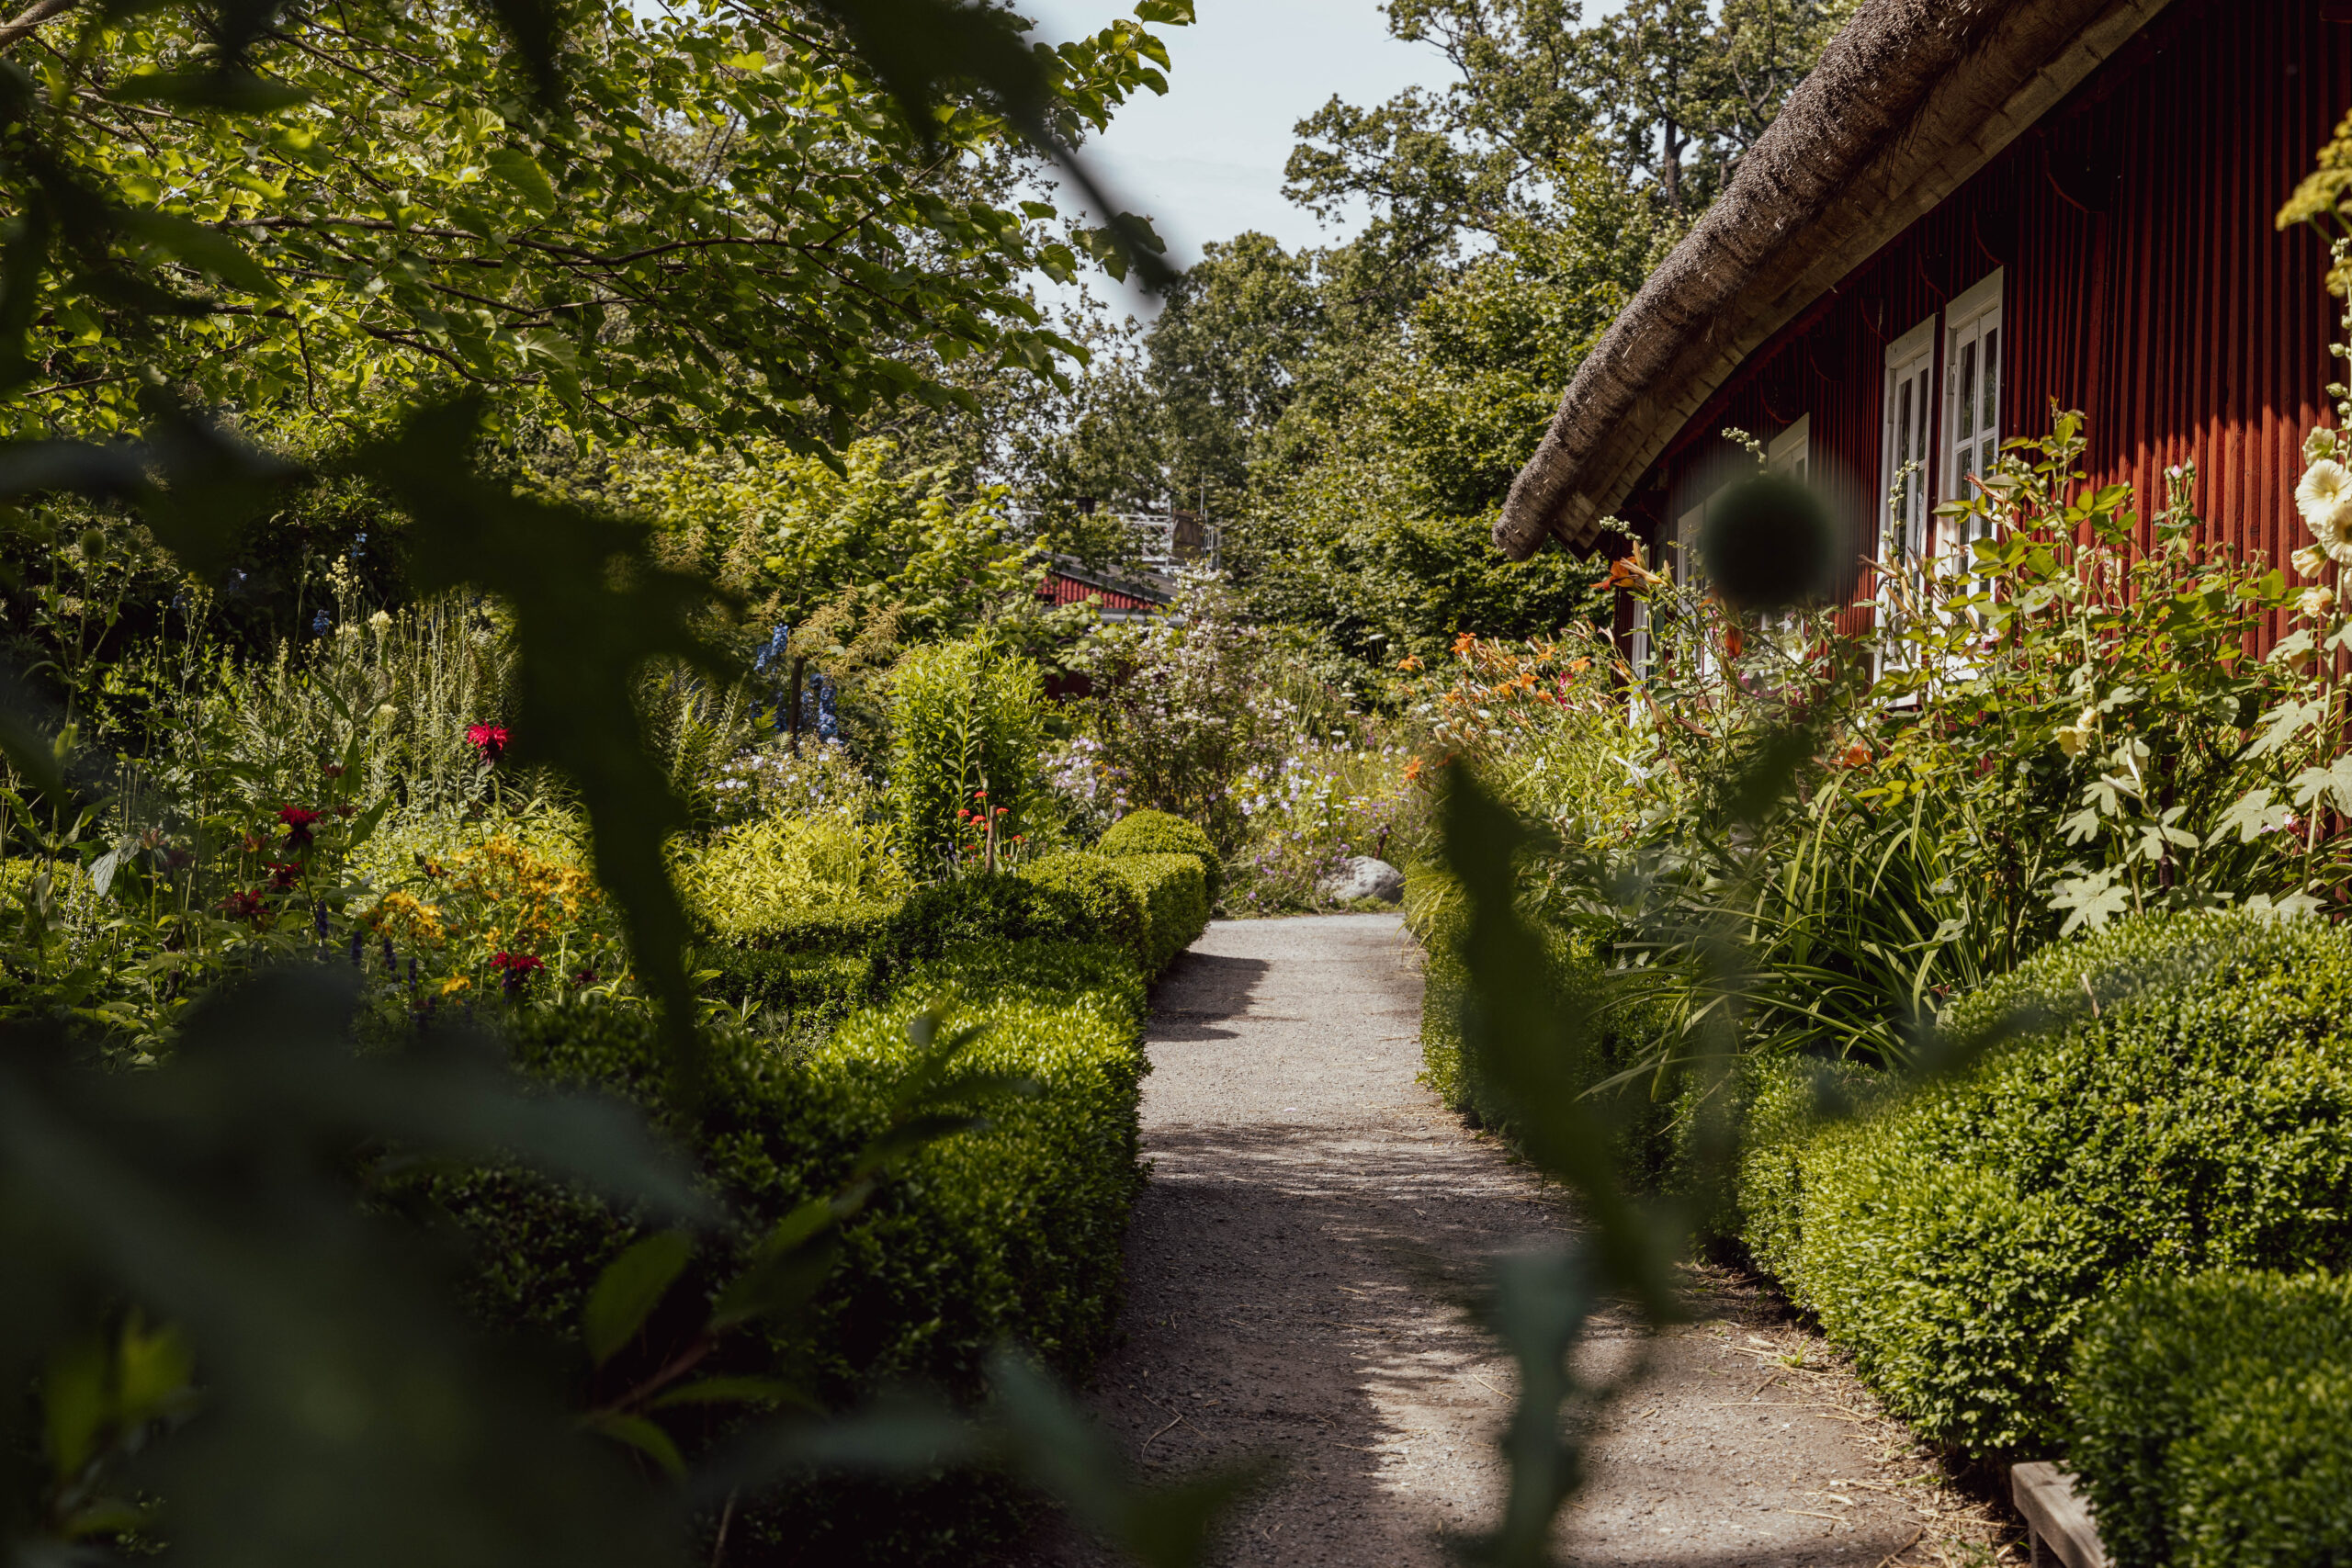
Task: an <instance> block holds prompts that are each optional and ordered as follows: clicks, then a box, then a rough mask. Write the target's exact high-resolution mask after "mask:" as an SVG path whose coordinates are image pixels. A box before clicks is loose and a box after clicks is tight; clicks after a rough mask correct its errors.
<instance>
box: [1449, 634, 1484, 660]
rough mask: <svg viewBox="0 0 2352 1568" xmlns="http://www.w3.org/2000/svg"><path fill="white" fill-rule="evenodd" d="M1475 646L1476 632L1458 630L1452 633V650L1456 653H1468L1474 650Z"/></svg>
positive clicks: (1476, 643)
mask: <svg viewBox="0 0 2352 1568" xmlns="http://www.w3.org/2000/svg"><path fill="white" fill-rule="evenodd" d="M1477 646H1478V635H1477V634H1476V632H1458V633H1456V634H1455V635H1454V638H1453V651H1454V652H1455V653H1456V654H1457V655H1458V654H1464V653H1469V652H1471V651H1473V650H1475V649H1476V648H1477Z"/></svg>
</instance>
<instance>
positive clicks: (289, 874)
mask: <svg viewBox="0 0 2352 1568" xmlns="http://www.w3.org/2000/svg"><path fill="white" fill-rule="evenodd" d="M301 874H302V863H301V862H300V861H278V860H274V861H271V862H270V863H269V890H270V891H271V892H272V893H285V892H288V891H290V890H291V889H292V888H293V886H294V883H295V879H296V878H298V877H300V875H301Z"/></svg>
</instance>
